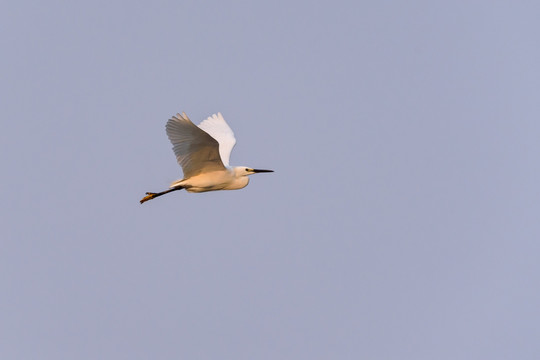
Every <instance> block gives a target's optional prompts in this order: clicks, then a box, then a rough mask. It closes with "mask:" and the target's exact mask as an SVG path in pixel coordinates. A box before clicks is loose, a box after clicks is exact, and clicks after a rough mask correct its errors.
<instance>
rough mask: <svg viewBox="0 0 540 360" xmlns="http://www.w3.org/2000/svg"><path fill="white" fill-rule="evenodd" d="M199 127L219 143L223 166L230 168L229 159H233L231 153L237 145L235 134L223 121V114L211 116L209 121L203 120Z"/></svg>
mask: <svg viewBox="0 0 540 360" xmlns="http://www.w3.org/2000/svg"><path fill="white" fill-rule="evenodd" d="M199 127H200V128H201V129H203V130H204V131H206V132H207V133H208V134H210V136H212V137H213V138H214V139H216V140H217V142H218V143H219V155H220V156H221V161H222V162H223V165H225V166H229V158H230V157H231V151H232V149H233V147H234V145H235V144H236V139H235V137H234V133H233V131H232V130H231V128H230V127H229V125H227V123H226V122H225V119H223V115H221V113H217V115H216V114H214V115H212V116H210V117H209V118H208V119H206V120H203V121H202V122H201V123H200V124H199Z"/></svg>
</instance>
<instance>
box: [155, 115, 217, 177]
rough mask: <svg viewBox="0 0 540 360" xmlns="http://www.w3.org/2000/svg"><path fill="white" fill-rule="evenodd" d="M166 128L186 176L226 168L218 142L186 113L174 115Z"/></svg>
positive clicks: (177, 159)
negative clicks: (220, 154) (196, 124)
mask: <svg viewBox="0 0 540 360" xmlns="http://www.w3.org/2000/svg"><path fill="white" fill-rule="evenodd" d="M165 128H166V131H167V136H168V137H169V140H170V141H171V143H172V144H173V151H174V154H175V155H176V161H178V164H180V166H181V167H182V171H183V172H184V177H185V178H189V177H192V176H195V175H198V174H200V173H205V172H210V171H216V170H224V169H225V167H224V166H223V162H222V161H221V158H220V156H219V144H218V142H217V141H216V140H215V139H214V138H213V137H212V136H210V135H208V134H207V133H206V132H204V131H203V130H201V129H200V128H198V127H197V126H195V124H193V123H192V122H191V120H189V118H188V117H187V115H186V114H185V113H182V115H180V114H176V116H173V117H172V118H171V119H169V121H167V126H166V127H165Z"/></svg>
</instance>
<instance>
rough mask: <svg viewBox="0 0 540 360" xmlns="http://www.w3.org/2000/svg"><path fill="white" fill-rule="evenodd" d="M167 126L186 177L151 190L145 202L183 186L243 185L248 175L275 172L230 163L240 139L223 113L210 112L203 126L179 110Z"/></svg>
mask: <svg viewBox="0 0 540 360" xmlns="http://www.w3.org/2000/svg"><path fill="white" fill-rule="evenodd" d="M165 128H166V132H167V136H168V138H169V140H170V141H171V143H172V145H173V151H174V154H175V155H176V161H177V162H178V164H179V165H180V166H181V167H182V171H183V172H184V178H183V179H180V180H177V181H174V182H173V183H172V184H171V186H170V189H169V190H166V191H162V192H160V193H152V192H147V193H146V196H145V197H144V198H142V199H141V201H140V202H141V204H142V203H144V202H145V201H148V200H151V199H153V198H155V197H158V196H161V195H164V194H167V193H169V192H171V191H175V190H181V189H186V191H188V192H205V191H214V190H236V189H241V188H243V187H245V186H247V184H248V183H249V178H248V177H247V176H248V175H251V174H255V173H260V172H273V171H272V170H260V169H252V168H248V167H245V166H237V167H230V166H229V159H230V156H231V151H232V149H233V147H234V145H235V144H236V139H235V137H234V133H233V131H232V130H231V128H230V127H229V125H227V122H225V119H224V118H223V116H222V115H221V113H217V114H214V115H212V116H210V117H209V118H207V119H206V120H204V121H202V122H201V123H200V124H199V126H196V125H195V124H193V123H192V122H191V120H190V119H189V118H188V117H187V115H186V114H185V113H182V115H180V114H176V116H173V117H172V118H171V119H169V121H168V122H167V125H166V127H165Z"/></svg>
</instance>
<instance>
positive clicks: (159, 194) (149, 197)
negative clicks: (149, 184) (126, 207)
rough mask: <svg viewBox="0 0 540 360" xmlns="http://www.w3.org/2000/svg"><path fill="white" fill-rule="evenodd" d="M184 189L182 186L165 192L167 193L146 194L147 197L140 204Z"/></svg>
mask: <svg viewBox="0 0 540 360" xmlns="http://www.w3.org/2000/svg"><path fill="white" fill-rule="evenodd" d="M182 189H183V187H182V186H177V187H173V188H172V189H169V190H165V191H162V192H158V193H153V192H147V193H146V196H145V197H143V198H142V199H141V201H140V202H141V204H142V203H143V202H145V201H148V200H152V199H153V198H157V197H158V196H161V195H165V194H168V193H170V192H171V191H176V190H182Z"/></svg>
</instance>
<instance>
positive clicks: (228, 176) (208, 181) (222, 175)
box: [170, 167, 249, 193]
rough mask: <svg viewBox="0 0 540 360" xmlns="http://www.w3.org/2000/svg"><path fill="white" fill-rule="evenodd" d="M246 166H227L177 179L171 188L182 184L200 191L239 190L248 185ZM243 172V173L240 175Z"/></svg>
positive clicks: (191, 189) (189, 190) (195, 191)
mask: <svg viewBox="0 0 540 360" xmlns="http://www.w3.org/2000/svg"><path fill="white" fill-rule="evenodd" d="M244 169H245V167H238V170H236V168H226V169H225V170H218V171H212V172H207V173H203V174H199V175H195V176H192V177H190V178H188V179H181V180H176V181H174V182H173V183H172V184H171V186H170V187H171V188H174V187H177V186H181V187H183V188H184V189H186V191H188V192H192V193H199V192H205V191H214V190H238V189H242V188H244V187H246V186H247V184H248V183H249V178H248V177H247V174H241V173H242V172H245V170H244ZM240 174H241V175H240Z"/></svg>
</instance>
